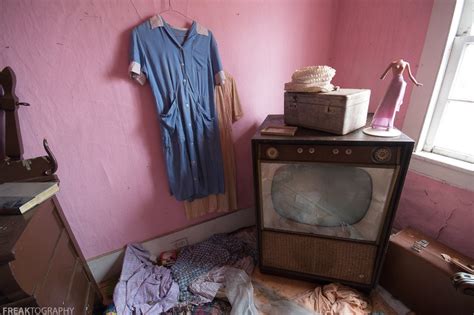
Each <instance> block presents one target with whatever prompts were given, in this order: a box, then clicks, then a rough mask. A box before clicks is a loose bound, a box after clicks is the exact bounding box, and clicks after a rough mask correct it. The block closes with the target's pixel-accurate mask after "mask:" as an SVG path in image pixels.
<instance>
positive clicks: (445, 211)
mask: <svg viewBox="0 0 474 315" xmlns="http://www.w3.org/2000/svg"><path fill="white" fill-rule="evenodd" d="M473 224H474V193H473V192H472V191H468V190H464V189H459V188H456V187H453V186H450V185H447V184H444V183H441V182H438V181H435V180H432V179H429V178H427V177H425V176H422V175H419V174H417V173H414V172H410V173H409V174H408V176H407V179H406V181H405V188H404V190H403V193H402V199H401V200H400V205H399V207H398V213H397V217H396V221H395V227H396V228H398V229H401V228H405V227H407V226H411V227H414V228H416V229H418V230H420V231H422V232H424V233H426V234H427V235H430V236H431V237H434V238H436V239H438V240H439V241H440V242H442V243H444V244H446V245H448V246H451V247H453V248H455V249H456V250H458V251H460V252H461V253H463V254H464V255H467V256H470V257H473V258H474V238H473V237H472V229H473V226H474V225H473Z"/></svg>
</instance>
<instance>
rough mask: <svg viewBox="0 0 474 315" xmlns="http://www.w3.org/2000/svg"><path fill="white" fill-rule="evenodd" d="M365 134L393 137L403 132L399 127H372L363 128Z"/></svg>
mask: <svg viewBox="0 0 474 315" xmlns="http://www.w3.org/2000/svg"><path fill="white" fill-rule="evenodd" d="M362 131H363V132H364V133H365V134H367V135H370V136H374V137H385V138H393V137H398V136H399V135H401V134H402V132H401V131H400V130H398V129H397V128H391V129H388V130H383V129H375V128H372V127H368V128H365V129H364V130H362Z"/></svg>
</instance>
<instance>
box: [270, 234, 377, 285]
mask: <svg viewBox="0 0 474 315" xmlns="http://www.w3.org/2000/svg"><path fill="white" fill-rule="evenodd" d="M261 235H262V243H261V245H262V248H261V250H262V266H264V267H272V268H278V269H283V270H288V271H293V272H299V273H305V274H309V275H312V276H316V277H317V276H320V277H325V278H333V279H336V280H346V281H352V282H356V283H361V284H370V283H371V281H372V274H373V269H374V262H375V258H376V251H377V247H376V246H375V245H370V244H363V243H355V242H350V241H343V240H334V239H327V238H319V237H315V236H306V235H299V234H289V233H278V232H273V231H262V233H261Z"/></svg>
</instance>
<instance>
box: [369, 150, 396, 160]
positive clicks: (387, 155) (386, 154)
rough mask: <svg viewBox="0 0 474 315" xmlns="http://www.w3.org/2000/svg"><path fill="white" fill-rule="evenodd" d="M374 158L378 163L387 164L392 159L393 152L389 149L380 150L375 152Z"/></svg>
mask: <svg viewBox="0 0 474 315" xmlns="http://www.w3.org/2000/svg"><path fill="white" fill-rule="evenodd" d="M373 158H374V160H375V161H376V162H387V161H389V160H390V159H391V158H392V151H390V149H389V148H378V149H376V150H375V151H374V155H373Z"/></svg>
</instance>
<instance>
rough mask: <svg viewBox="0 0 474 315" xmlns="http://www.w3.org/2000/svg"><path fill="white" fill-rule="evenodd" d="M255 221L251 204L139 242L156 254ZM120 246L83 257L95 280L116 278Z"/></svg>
mask: <svg viewBox="0 0 474 315" xmlns="http://www.w3.org/2000/svg"><path fill="white" fill-rule="evenodd" d="M251 225H255V210H254V209H253V208H248V209H242V210H238V211H235V212H232V213H229V214H226V215H223V216H220V217H217V218H214V219H211V220H209V221H205V222H202V223H199V224H196V225H193V226H189V227H187V228H185V229H182V230H179V231H176V232H173V233H169V234H166V235H161V236H159V237H156V238H154V239H151V240H147V241H144V242H142V245H143V246H144V247H145V248H146V249H147V250H148V251H150V253H151V255H154V256H158V255H159V254H160V253H161V252H163V251H165V250H170V249H173V244H174V243H175V242H176V241H177V240H180V239H184V238H186V239H187V240H188V243H189V244H194V243H198V242H201V241H203V240H205V239H207V238H209V237H210V236H212V235H213V234H216V233H228V232H232V231H235V230H237V229H239V228H242V227H246V226H251ZM123 255H124V249H120V250H117V251H114V252H111V253H108V254H103V255H100V256H98V257H94V258H92V259H89V260H88V261H87V264H88V265H89V268H90V270H91V272H92V275H93V276H94V278H95V280H96V281H97V283H100V282H103V281H107V280H110V279H113V278H118V276H119V275H120V271H121V269H122V263H123Z"/></svg>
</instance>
